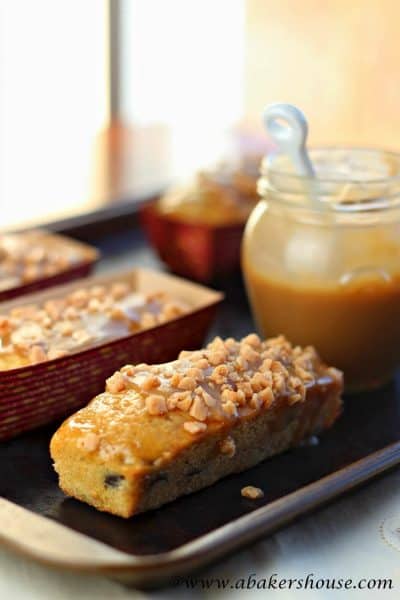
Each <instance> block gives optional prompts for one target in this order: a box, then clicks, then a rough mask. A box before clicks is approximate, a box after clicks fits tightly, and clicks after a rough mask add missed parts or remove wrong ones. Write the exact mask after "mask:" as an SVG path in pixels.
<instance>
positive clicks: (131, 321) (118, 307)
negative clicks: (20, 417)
mask: <svg viewBox="0 0 400 600" xmlns="http://www.w3.org/2000/svg"><path fill="white" fill-rule="evenodd" d="M0 237H1V236H0ZM0 262H1V258H0ZM187 310H188V307H187V306H186V305H184V303H182V302H179V301H172V299H171V298H170V297H169V296H168V294H166V293H164V292H160V293H157V294H154V293H152V294H141V293H137V292H135V289H134V285H133V282H132V283H128V282H126V281H122V282H115V283H113V284H112V285H111V286H110V288H109V289H108V290H107V289H106V288H105V287H104V286H92V287H88V288H80V289H77V290H74V291H73V292H71V293H69V294H68V295H66V296H65V297H63V298H54V299H51V300H46V301H45V302H43V304H37V305H33V304H32V305H25V306H17V307H15V308H13V309H11V311H10V313H9V314H3V315H0V353H4V352H7V353H8V354H13V353H17V354H22V355H23V356H26V357H27V358H28V360H29V362H30V363H31V364H34V363H36V362H41V361H43V360H51V359H53V358H57V355H56V356H55V352H56V351H57V352H59V351H60V352H64V353H65V354H70V353H71V352H74V351H76V350H77V349H80V348H82V347H85V346H86V347H87V346H88V345H89V344H90V343H91V342H93V341H100V340H112V339H115V338H116V337H120V336H121V335H124V334H126V335H128V334H129V333H134V332H136V331H138V330H140V329H141V328H146V327H153V326H155V325H159V324H160V323H164V322H165V321H166V320H168V319H172V318H176V317H177V316H179V315H182V314H184V313H185V312H186V311H187ZM36 346H40V347H41V348H42V351H39V350H37V349H34V347H36ZM39 353H40V354H39ZM189 354H192V353H189ZM188 376H189V377H198V376H199V373H198V372H197V371H196V370H194V371H193V374H188Z"/></svg>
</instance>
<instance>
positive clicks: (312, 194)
mask: <svg viewBox="0 0 400 600" xmlns="http://www.w3.org/2000/svg"><path fill="white" fill-rule="evenodd" d="M263 121H264V125H265V128H266V130H267V132H268V134H269V136H270V137H271V139H272V140H273V141H274V142H275V144H276V145H277V146H278V148H279V150H280V152H281V153H282V154H285V155H286V156H288V157H289V159H290V161H291V163H292V164H293V167H294V169H295V172H296V174H297V175H299V176H300V177H303V178H304V186H305V187H306V191H307V195H308V196H309V198H310V200H311V202H312V205H313V208H315V209H316V210H324V209H325V205H324V204H323V202H321V200H320V199H319V197H318V189H317V185H316V176H315V170H314V167H313V165H312V162H311V160H310V157H309V156H308V152H307V148H306V140H307V135H308V123H307V119H306V118H305V116H304V114H303V112H302V111H301V110H300V109H299V108H297V107H296V106H294V105H293V104H284V103H278V104H270V105H269V106H267V108H266V109H265V111H264V114H263Z"/></svg>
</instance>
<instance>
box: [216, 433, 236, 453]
mask: <svg viewBox="0 0 400 600" xmlns="http://www.w3.org/2000/svg"><path fill="white" fill-rule="evenodd" d="M219 449H220V451H221V454H226V455H227V456H229V458H232V457H233V456H235V454H236V444H235V440H234V439H233V438H232V437H231V436H230V435H228V437H226V438H225V439H224V440H222V442H220V445H219Z"/></svg>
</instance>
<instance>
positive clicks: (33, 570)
mask: <svg viewBox="0 0 400 600" xmlns="http://www.w3.org/2000/svg"><path fill="white" fill-rule="evenodd" d="M102 249H103V250H106V251H107V254H108V259H106V260H105V263H104V268H106V269H110V268H115V267H116V265H118V266H121V267H132V266H138V265H141V266H152V265H153V266H154V264H155V262H154V260H153V259H152V257H151V255H149V254H148V253H147V252H145V251H143V249H142V247H141V245H140V244H138V243H137V240H135V239H134V238H133V237H132V238H130V241H127V238H126V237H125V238H121V237H120V238H119V239H115V238H114V239H112V238H110V239H107V240H103V243H102ZM134 250H136V251H135V252H134ZM239 325H240V327H242V328H243V330H244V331H243V333H245V332H246V331H247V330H248V329H249V326H251V325H250V323H249V322H248V321H246V319H244V322H243V323H241V324H239ZM222 327H223V324H222ZM378 408H379V407H378ZM354 435H355V436H356V435H357V432H356V431H355V432H354ZM21 476H23V474H21ZM399 484H400V471H399V470H396V471H394V472H392V473H390V474H388V475H385V476H383V477H381V478H380V479H379V480H378V481H376V482H374V483H371V484H369V485H368V486H367V487H364V488H363V489H362V490H359V491H357V492H355V493H353V494H352V495H350V496H348V497H346V498H344V499H342V500H340V501H337V502H336V503H335V504H333V505H331V506H330V507H328V508H325V509H323V510H320V511H319V512H317V513H314V514H312V515H310V516H308V517H306V518H303V519H302V520H301V521H298V522H297V523H296V524H294V525H292V526H290V527H288V528H286V529H284V530H282V531H281V532H280V533H277V534H276V535H274V536H272V537H270V538H268V539H266V540H264V541H262V542H259V543H257V544H254V545H253V546H251V547H250V548H248V549H246V550H244V551H241V552H240V553H237V554H236V555H234V556H233V557H232V558H230V559H229V560H225V561H223V562H220V563H218V564H216V565H215V566H213V567H212V568H210V569H208V570H207V572H206V573H202V574H201V576H202V577H203V578H207V577H208V578H210V577H214V578H217V577H219V578H221V577H235V578H236V579H238V578H240V577H243V578H244V579H247V577H248V576H249V575H251V574H254V573H255V574H256V575H257V577H259V578H267V579H268V577H269V576H270V575H272V574H274V573H275V574H278V575H279V577H286V578H288V577H292V578H293V577H297V578H304V577H306V575H307V574H308V573H314V576H315V577H316V578H320V577H336V578H339V577H344V578H346V577H353V578H354V579H355V578H357V577H360V578H363V577H373V576H374V577H381V578H382V577H391V578H393V584H394V585H395V586H396V585H397V590H396V589H394V590H392V591H391V592H388V591H385V592H384V594H383V592H378V591H368V592H365V591H364V592H359V591H356V590H351V591H348V592H347V593H346V594H343V597H346V598H347V597H349V598H397V597H398V595H399V589H400V567H399V558H400V543H399V547H398V548H397V547H396V543H395V545H394V546H393V544H392V545H389V543H388V542H385V540H384V538H383V537H382V533H381V526H382V523H383V522H384V521H385V520H386V521H387V520H388V519H391V518H393V517H398V520H399V526H400V509H399V506H400V502H399V501H400V485H399ZM392 541H393V540H392ZM395 542H396V540H395ZM88 552H90V550H89V549H88ZM267 593H268V592H266V591H265V590H261V591H259V592H257V591H254V590H252V591H246V590H245V591H238V592H235V594H232V591H231V590H229V594H230V595H233V596H235V597H240V596H241V595H243V597H246V598H247V597H252V594H253V597H255V596H258V597H262V596H263V597H266V595H267ZM217 594H218V595H221V596H222V597H224V596H225V595H226V596H227V595H228V592H226V591H225V592H218V589H217V584H216V583H214V584H213V587H212V589H211V590H209V591H208V592H207V594H206V593H205V592H202V591H201V584H200V587H199V588H197V589H196V590H193V591H192V590H190V595H191V596H198V597H199V596H202V595H208V596H209V597H217ZM188 595H189V594H188V591H187V589H186V588H185V584H181V585H180V586H178V587H177V588H174V589H168V590H163V591H159V592H146V593H145V594H143V593H142V592H136V591H134V590H133V589H128V588H124V587H123V586H121V585H119V584H116V583H113V582H110V581H107V580H105V579H103V578H101V577H97V576H80V575H76V574H74V575H71V574H68V573H61V572H56V571H51V570H49V569H47V568H44V567H41V566H38V565H36V564H33V563H31V562H29V561H27V560H25V559H21V558H17V557H16V556H15V555H13V554H11V553H9V552H6V551H3V550H1V551H0V598H3V597H4V598H13V600H14V599H16V600H19V599H20V598H21V599H25V598H27V599H29V600H30V599H33V600H35V599H36V598H37V599H39V598H40V599H41V600H42V599H46V598H52V599H53V598H54V599H56V600H58V599H60V600H61V599H64V598H68V599H69V598H71V597H75V598H84V599H89V600H90V599H91V598H93V599H94V598H96V599H101V598H107V599H109V598H110V599H112V598H116V599H118V598H135V597H143V596H144V597H146V596H149V597H161V598H173V597H175V598H176V597H178V598H180V597H182V598H186V597H188ZM275 596H276V597H281V598H288V599H291V598H310V597H311V598H322V599H323V598H326V597H327V592H326V590H325V591H324V590H322V591H319V592H318V591H314V592H313V593H312V594H311V593H310V591H309V590H303V591H297V590H282V591H281V592H275ZM330 597H333V598H335V597H339V594H338V595H337V596H335V594H334V593H332V594H331V595H330Z"/></svg>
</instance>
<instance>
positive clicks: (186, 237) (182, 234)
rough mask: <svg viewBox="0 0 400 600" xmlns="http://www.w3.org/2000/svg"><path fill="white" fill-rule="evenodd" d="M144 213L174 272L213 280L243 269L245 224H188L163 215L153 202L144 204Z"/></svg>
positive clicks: (145, 224) (152, 236) (149, 230)
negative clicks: (241, 247) (242, 255)
mask: <svg viewBox="0 0 400 600" xmlns="http://www.w3.org/2000/svg"><path fill="white" fill-rule="evenodd" d="M140 216H141V221H142V224H143V227H144V229H145V231H146V233H147V235H148V238H149V240H150V242H151V244H152V245H153V247H154V248H155V249H156V250H157V252H158V254H159V256H160V258H161V260H162V261H163V262H165V264H167V265H168V266H169V268H170V269H171V270H172V271H173V272H174V273H177V274H178V275H183V276H184V277H190V278H191V279H195V280H196V281H201V282H209V281H212V280H213V279H214V278H215V277H218V276H219V275H227V274H228V273H232V272H234V271H236V270H238V269H239V268H240V244H241V240H242V235H243V231H244V227H245V223H236V224H233V225H206V224H192V223H184V222H181V221H177V220H175V219H173V218H171V217H167V216H165V215H161V214H160V213H159V212H158V211H157V210H156V208H155V204H153V203H150V204H146V205H145V206H143V207H142V208H141V211H140Z"/></svg>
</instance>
